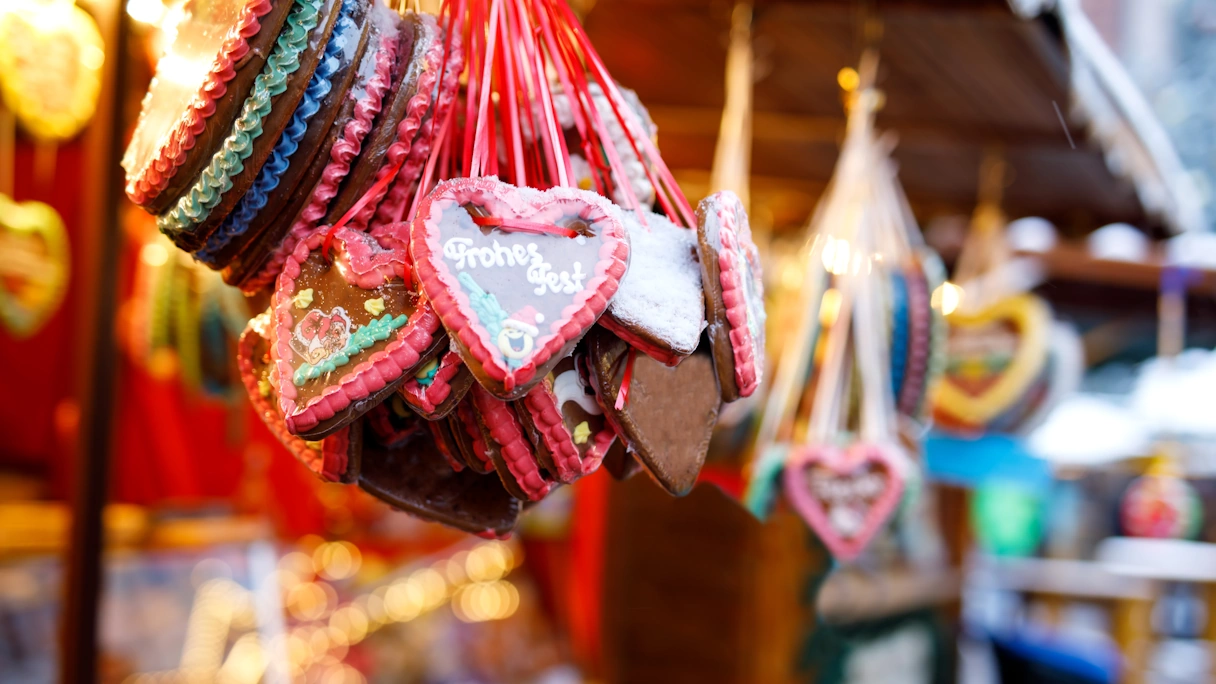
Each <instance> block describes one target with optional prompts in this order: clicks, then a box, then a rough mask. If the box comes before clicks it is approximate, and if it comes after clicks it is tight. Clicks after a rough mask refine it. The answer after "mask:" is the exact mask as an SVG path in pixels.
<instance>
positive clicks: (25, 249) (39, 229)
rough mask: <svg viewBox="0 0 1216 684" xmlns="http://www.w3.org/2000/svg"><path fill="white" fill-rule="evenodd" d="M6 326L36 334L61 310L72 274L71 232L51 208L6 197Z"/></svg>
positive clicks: (2, 227)
mask: <svg viewBox="0 0 1216 684" xmlns="http://www.w3.org/2000/svg"><path fill="white" fill-rule="evenodd" d="M0 253H2V254H4V255H5V258H4V259H3V260H2V261H0V323H3V325H4V328H5V329H6V330H7V331H8V332H9V334H10V335H12V336H14V337H17V338H26V337H30V336H31V335H34V334H36V333H37V332H38V331H39V330H40V329H41V328H42V326H43V325H45V324H46V322H47V321H48V320H49V319H50V317H51V316H53V315H54V314H55V312H56V311H58V310H59V306H60V305H61V304H62V303H63V297H64V295H65V294H66V293H67V286H68V277H69V275H70V274H71V264H70V261H69V259H70V256H71V251H70V250H69V246H68V234H67V229H66V228H64V225H63V219H61V218H60V217H59V213H58V212H56V211H55V210H54V209H53V208H52V207H51V206H50V205H49V204H43V203H42V202H14V201H12V200H10V199H9V198H7V197H5V196H4V195H0Z"/></svg>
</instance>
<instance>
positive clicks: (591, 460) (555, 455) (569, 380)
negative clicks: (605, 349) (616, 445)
mask: <svg viewBox="0 0 1216 684" xmlns="http://www.w3.org/2000/svg"><path fill="white" fill-rule="evenodd" d="M589 372H590V371H589V369H588V368H587V355H586V353H585V351H582V348H581V347H580V348H578V349H576V350H575V352H574V354H572V355H570V356H568V357H566V358H564V359H562V360H561V361H559V362H558V364H557V365H556V366H554V367H553V370H552V371H551V372H550V373H549V375H547V376H545V379H544V381H543V382H541V383H540V384H539V385H537V386H536V387H533V388H532V391H530V392H528V394H527V395H525V396H524V398H523V399H520V400H519V401H518V402H517V404H518V407H519V411H518V413H519V419H520V422H521V423H523V425H524V426H525V428H527V431H528V435H529V437H531V439H532V443H533V445H534V446H535V447H536V455H537V458H538V459H539V460H540V462H541V464H542V465H544V466H545V469H546V470H548V471H549V472H550V473H552V474H553V475H554V476H555V477H556V478H557V479H558V480H559V481H561V482H565V483H571V482H574V481H575V480H577V479H579V478H580V477H583V476H584V475H590V474H591V473H593V472H595V470H596V469H597V468H599V466H600V463H601V462H602V461H603V460H604V456H605V455H606V454H607V453H608V448H609V447H610V446H612V442H613V440H614V439H616V432H614V431H613V429H612V426H611V425H610V424H609V423H608V419H607V418H606V417H605V416H604V409H603V408H602V407H601V406H600V404H599V401H598V400H597V399H596V397H595V388H594V387H593V386H592V384H593V383H592V382H591V379H590V376H589Z"/></svg>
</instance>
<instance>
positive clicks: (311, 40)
mask: <svg viewBox="0 0 1216 684" xmlns="http://www.w3.org/2000/svg"><path fill="white" fill-rule="evenodd" d="M341 13H342V2H341V0H324V1H323V2H322V4H321V9H320V14H321V19H320V21H318V22H317V26H316V27H315V28H314V29H313V30H312V33H310V34H309V35H308V46H307V47H306V48H304V51H303V52H301V53H300V58H299V62H300V66H299V68H297V69H296V70H295V71H293V72H291V73H290V74H287V77H286V85H287V89H286V90H284V91H283V92H282V93H279V94H278V95H276V96H275V97H273V98H272V99H271V105H270V113H269V114H267V115H266V116H265V117H263V118H262V134H261V135H259V136H258V137H256V138H254V139H253V147H252V149H251V151H250V153H249V157H248V158H247V159H245V161H244V163H243V164H242V166H241V171H240V173H238V174H236V175H234V176H232V187H231V188H229V189H228V190H227V191H226V192H224V193H222V194H221V195H220V201H219V202H218V203H217V204H216V205H215V206H214V207H212V209H211V212H210V213H209V214H207V218H206V219H204V220H203V221H202V222H201V223H199V224H198V225H196V226H195V227H194V228H193V229H191V230H190V231H189V232H182V233H177V234H175V235H174V236H173V241H174V242H175V243H176V244H177V246H178V247H180V248H181V249H184V250H186V251H188V252H193V251H194V250H196V249H198V248H200V247H202V246H203V244H205V243H206V241H207V238H208V237H209V236H210V235H211V233H212V232H214V231H215V229H216V228H219V226H220V224H221V223H223V222H224V219H226V218H228V214H230V213H232V209H233V208H234V207H236V203H237V202H239V201H240V200H241V198H242V197H244V196H245V193H246V192H248V191H249V186H251V185H253V181H255V180H257V177H258V174H259V173H261V172H262V167H263V166H264V165H265V164H266V160H267V159H268V158H269V157H270V153H271V152H273V151H274V147H275V145H277V144H278V143H279V138H280V137H282V135H283V131H284V129H286V128H287V124H289V123H291V119H292V117H293V116H295V114H296V107H297V106H299V104H300V98H302V97H303V96H304V91H305V90H306V89H307V88H308V82H309V81H310V80H312V75H313V73H314V72H316V70H317V65H318V64H320V63H321V58H322V57H323V56H324V55H325V44H326V43H328V42H329V37H330V35H331V34H333V30H334V24H335V23H337V21H338V15H340V14H341Z"/></svg>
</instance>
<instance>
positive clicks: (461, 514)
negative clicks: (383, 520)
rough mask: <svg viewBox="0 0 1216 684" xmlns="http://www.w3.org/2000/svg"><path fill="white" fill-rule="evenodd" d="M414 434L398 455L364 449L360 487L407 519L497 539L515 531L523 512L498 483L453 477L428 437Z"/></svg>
mask: <svg viewBox="0 0 1216 684" xmlns="http://www.w3.org/2000/svg"><path fill="white" fill-rule="evenodd" d="M416 434H417V436H416V437H415V438H414V439H411V440H410V441H409V442H407V443H406V444H405V445H404V446H402V447H400V448H397V449H385V448H384V447H382V446H380V445H378V444H372V443H368V444H366V445H365V446H364V451H365V453H364V457H363V469H362V472H361V473H360V474H359V486H360V487H361V488H362V489H363V490H364V491H366V492H368V493H370V494H371V495H372V496H375V497H376V498H378V499H380V500H382V501H384V502H386V503H388V504H390V505H392V506H394V507H396V508H399V509H401V510H402V511H405V512H406V513H409V514H410V515H414V516H417V517H419V518H422V519H423V520H429V521H432V522H437V523H441V524H443V525H448V526H450V527H455V528H457V529H460V530H464V531H466V532H472V533H474V534H479V533H483V532H487V531H489V532H493V533H494V534H495V535H497V536H502V535H505V534H507V533H509V532H510V531H511V530H512V529H514V527H515V523H516V521H517V520H518V519H519V512H520V510H522V506H521V504H520V502H519V501H518V500H517V499H515V498H514V497H512V496H510V495H509V494H507V492H506V490H505V489H503V487H502V485H501V484H500V483H499V481H498V478H496V477H491V476H486V475H479V474H477V473H474V472H472V471H471V470H462V471H460V472H455V471H453V470H452V468H451V466H449V465H448V463H447V461H445V460H444V458H443V455H442V454H441V453H439V449H438V447H437V446H436V445H435V441H434V439H433V438H432V437H431V433H430V432H429V431H427V430H421V431H419V432H418V433H416Z"/></svg>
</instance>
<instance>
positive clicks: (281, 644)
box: [124, 538, 523, 684]
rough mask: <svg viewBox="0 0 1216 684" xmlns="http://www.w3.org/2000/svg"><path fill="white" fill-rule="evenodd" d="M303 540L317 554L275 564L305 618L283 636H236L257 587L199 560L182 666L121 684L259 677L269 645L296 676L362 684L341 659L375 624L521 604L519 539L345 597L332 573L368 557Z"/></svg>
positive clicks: (478, 614)
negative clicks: (270, 639)
mask: <svg viewBox="0 0 1216 684" xmlns="http://www.w3.org/2000/svg"><path fill="white" fill-rule="evenodd" d="M301 546H303V547H305V548H307V547H308V546H312V547H313V552H312V553H311V554H308V553H304V552H302V551H293V552H291V553H288V554H286V555H284V556H283V557H282V558H280V559H279V563H278V568H277V570H276V571H275V577H276V579H277V580H278V583H279V589H280V591H282V593H283V604H284V607H285V609H286V611H287V613H288V614H289V615H290V616H291V617H292V618H293V619H294V620H296V621H297V622H298V623H299V624H296V625H294V626H293V627H292V628H291V629H289V630H288V631H287V633H285V634H283V635H280V636H278V637H276V639H278V640H281V641H277V642H276V643H274V644H271V646H272V648H270V649H266V648H264V647H263V644H262V642H261V641H260V637H259V635H258V633H257V632H254V631H247V632H246V633H245V634H242V635H241V636H239V637H237V638H236V639H235V641H232V636H233V632H234V631H236V628H238V627H240V628H243V629H245V630H252V629H254V628H255V627H256V619H255V618H256V615H255V612H254V597H253V592H251V591H250V590H248V589H246V588H244V587H242V586H241V585H239V584H237V583H236V582H234V581H232V580H231V579H230V574H229V573H224V572H222V569H221V568H220V567H219V566H218V565H216V564H215V563H213V562H211V561H203V562H201V563H200V564H199V565H198V566H197V567H196V568H195V570H196V572H195V573H194V574H195V576H196V577H198V578H199V579H202V580H203V581H202V583H201V584H199V586H198V589H197V591H196V592H195V599H194V605H193V606H192V608H191V611H190V617H189V619H188V621H187V627H186V643H185V645H184V647H183V649H182V659H181V662H180V665H179V667H178V669H176V670H168V671H163V672H151V673H143V674H137V675H132V676H131V677H128V678H127V679H126V680H124V684H158V683H161V682H182V681H187V682H193V681H198V682H231V683H232V684H244V683H248V684H256V682H258V681H260V680H261V678H262V677H263V675H264V674H265V672H266V669H267V662H266V653H267V652H270V653H275V652H278V653H286V654H287V658H288V668H289V670H290V672H291V675H292V677H293V678H304V677H305V676H307V678H308V681H317V682H322V683H324V684H329V683H331V682H332V683H334V684H366V678H365V677H364V676H363V674H362V673H360V672H359V671H358V670H356V669H355V668H353V667H350V666H349V665H346V664H343V663H342V662H341V659H342V658H343V657H345V656H346V654H347V652H348V650H349V649H350V648H351V647H352V646H355V645H356V644H358V643H360V642H361V641H363V640H364V639H366V638H367V637H368V636H370V635H371V634H373V633H375V632H376V631H377V630H379V629H383V628H385V627H387V626H390V625H392V624H402V623H407V622H410V621H412V620H415V619H417V618H419V617H422V616H424V615H426V614H428V613H430V612H433V611H435V610H437V609H439V608H441V607H443V606H444V605H445V604H450V605H451V608H452V612H453V614H454V615H455V616H456V617H457V619H459V620H461V621H463V622H486V621H492V620H504V619H506V618H509V617H511V616H512V615H514V614H515V612H516V610H518V609H519V602H520V595H519V589H518V588H517V587H516V586H515V585H514V584H513V583H511V582H510V581H508V580H507V579H506V577H507V575H508V574H510V572H511V571H512V570H514V569H515V568H516V567H518V566H519V565H520V563H521V562H522V561H523V558H522V557H521V556H520V554H519V549H518V547H516V546H513V545H512V544H509V543H506V542H501V541H487V542H481V543H478V544H477V545H476V546H474V547H472V548H470V549H467V550H461V551H458V552H456V553H454V554H452V555H451V556H450V557H448V558H445V559H440V560H438V561H436V562H434V563H433V564H431V565H429V566H426V567H421V568H417V569H415V570H413V571H411V572H410V573H408V574H405V575H402V576H399V577H397V578H395V579H393V580H392V581H390V582H388V583H386V584H382V585H380V586H378V587H375V588H374V589H372V590H371V591H369V592H367V593H364V594H361V595H359V596H356V597H355V598H354V599H352V600H351V601H349V602H348V603H345V604H342V605H339V603H338V594H337V591H336V590H335V589H334V588H333V586H331V585H330V584H329V582H328V581H327V580H339V579H347V578H350V577H353V576H354V575H355V574H356V573H357V572H358V570H359V568H360V567H361V564H362V558H363V556H362V553H360V551H359V549H358V547H356V546H355V545H354V544H351V543H350V542H345V541H338V542H324V541H322V540H320V539H319V538H314V539H309V540H301ZM225 567H226V566H225ZM216 575H220V576H219V577H216ZM208 578H210V579H208ZM230 642H231V643H232V646H231V647H230V648H229V647H228V644H229V643H230ZM225 652H227V656H226V657H225Z"/></svg>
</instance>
